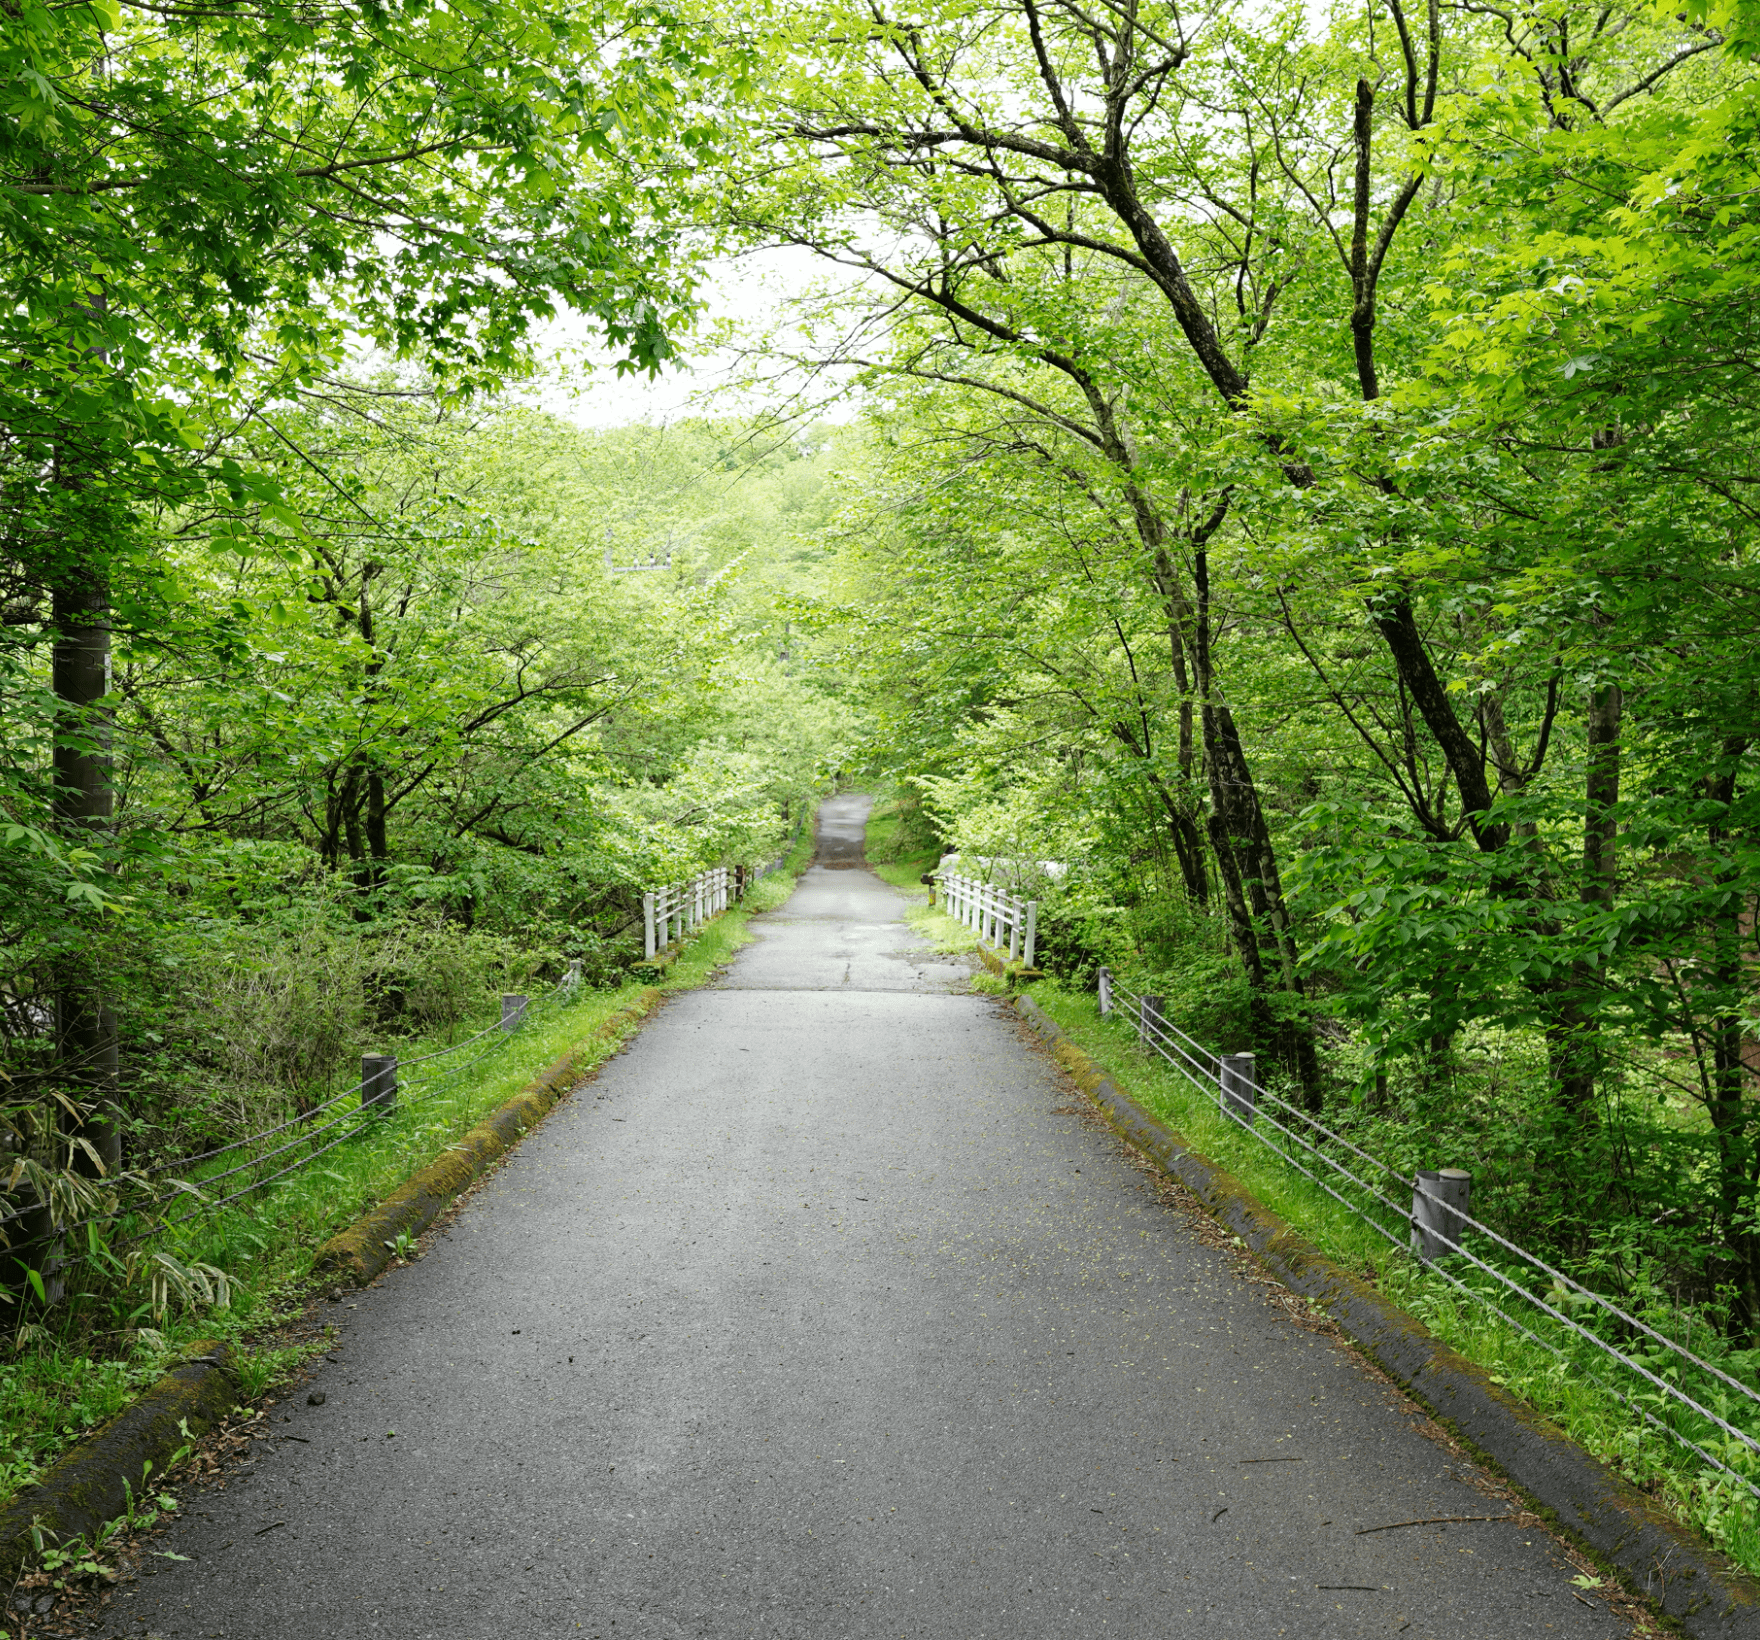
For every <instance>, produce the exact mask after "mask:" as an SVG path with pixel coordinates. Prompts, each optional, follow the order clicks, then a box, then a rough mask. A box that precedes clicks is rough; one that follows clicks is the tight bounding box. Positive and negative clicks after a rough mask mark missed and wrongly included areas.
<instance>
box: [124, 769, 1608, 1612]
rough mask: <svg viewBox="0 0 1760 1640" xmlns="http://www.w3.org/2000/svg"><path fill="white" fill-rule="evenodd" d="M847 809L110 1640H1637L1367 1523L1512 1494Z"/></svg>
mask: <svg viewBox="0 0 1760 1640" xmlns="http://www.w3.org/2000/svg"><path fill="white" fill-rule="evenodd" d="M865 813H866V802H865V800H863V799H859V798H851V797H845V798H838V799H835V800H833V801H832V802H830V803H829V804H827V805H826V809H825V814H824V820H823V829H822V838H823V839H824V840H825V842H826V845H827V846H826V848H825V850H824V857H825V858H826V859H827V861H828V864H827V865H825V866H820V867H816V868H815V869H813V870H811V871H809V872H808V873H807V875H806V877H805V878H804V879H803V880H802V883H801V886H800V888H799V890H798V891H797V892H796V894H795V895H794V897H793V899H791V900H790V901H789V903H788V905H787V906H786V907H785V908H784V910H783V911H782V912H780V913H778V914H776V915H774V916H771V917H767V918H763V919H760V920H759V923H758V925H757V926H758V928H759V935H758V939H757V941H756V943H755V944H753V945H752V946H751V947H749V948H748V950H747V951H746V952H745V953H743V954H742V955H741V956H740V958H739V959H738V960H737V961H736V962H735V964H734V965H733V967H732V969H731V970H730V972H729V973H728V974H727V975H726V977H725V979H724V980H723V981H722V982H721V983H720V984H719V985H716V986H714V987H711V988H708V989H705V990H702V991H698V992H695V993H693V994H690V995H686V996H681V997H679V998H677V999H675V1000H674V1001H672V1002H670V1003H669V1004H668V1005H667V1006H666V1008H665V1010H664V1011H663V1012H662V1013H661V1014H660V1015H659V1016H658V1017H657V1018H656V1019H655V1020H654V1021H653V1022H652V1024H651V1025H650V1026H649V1027H648V1029H647V1030H646V1031H644V1032H643V1033H642V1035H641V1036H640V1037H638V1038H637V1039H636V1040H635V1042H634V1043H633V1045H632V1046H631V1047H630V1048H629V1049H628V1051H626V1052H625V1053H624V1054H622V1055H621V1056H620V1057H619V1058H618V1059H616V1060H615V1061H613V1062H612V1063H611V1064H610V1065H608V1066H607V1067H606V1068H605V1069H604V1071H603V1072H602V1073H601V1075H600V1076H599V1078H598V1080H597V1081H596V1082H594V1083H593V1084H592V1085H591V1086H590V1087H588V1088H586V1089H584V1090H583V1091H582V1092H581V1093H579V1094H577V1095H576V1097H575V1098H573V1099H572V1100H570V1101H568V1102H567V1103H565V1104H564V1105H563V1106H561V1107H560V1108H559V1109H558V1110H557V1111H556V1112H555V1113H554V1114H553V1115H552V1116H551V1117H550V1118H549V1120H548V1121H546V1122H545V1123H544V1125H543V1126H542V1127H541V1128H539V1129H538V1130H537V1131H536V1132H535V1133H534V1134H533V1135H532V1136H531V1137H530V1138H529V1139H527V1141H526V1142H525V1144H524V1145H523V1146H522V1147H521V1148H520V1149H519V1151H518V1152H517V1153H516V1155H515V1157H514V1158H513V1160H512V1162H511V1163H510V1165H509V1166H507V1168H506V1169H505V1170H504V1171H503V1172H501V1173H500V1174H499V1175H497V1177H496V1178H495V1179H494V1180H493V1181H492V1182H491V1183H490V1184H489V1185H488V1186H487V1187H486V1188H485V1189H483V1190H482V1191H481V1192H480V1193H479V1194H478V1195H477V1196H476V1198H475V1199H474V1200H473V1201H472V1202H471V1203H470V1204H469V1206H468V1207H467V1209H466V1210H465V1211H464V1212H463V1213H462V1215H461V1216H460V1217H459V1219H458V1220H457V1221H456V1223H455V1225H454V1227H453V1228H452V1230H451V1231H450V1233H449V1234H448V1235H446V1236H445V1237H443V1238H442V1239H440V1240H439V1242H438V1243H437V1244H436V1246H435V1247H434V1249H433V1250H432V1251H431V1252H430V1253H429V1254H428V1256H427V1257H425V1258H424V1259H422V1260H421V1261H420V1262H419V1263H417V1264H415V1265H414V1266H413V1267H411V1268H408V1269H404V1270H400V1271H397V1272H395V1273H393V1274H392V1275H391V1276H389V1277H388V1278H387V1279H386V1280H384V1281H383V1282H382V1283H381V1284H380V1285H379V1286H378V1287H376V1288H374V1289H371V1290H370V1291H368V1292H366V1293H363V1294H361V1295H359V1298H358V1303H352V1302H351V1304H338V1305H335V1306H332V1307H331V1309H330V1313H331V1314H333V1315H335V1316H337V1317H339V1318H340V1319H341V1321H342V1325H343V1343H342V1346H341V1347H340V1348H339V1350H338V1351H337V1355H338V1358H339V1359H338V1361H337V1363H336V1364H335V1365H331V1366H326V1367H325V1368H324V1369H323V1371H322V1372H321V1374H320V1375H319V1377H318V1378H317V1379H316V1380H315V1384H314V1385H313V1386H308V1387H317V1388H321V1389H323V1390H324V1391H325V1393H326V1396H327V1401H326V1404H325V1405H324V1406H323V1407H321V1408H315V1409H314V1408H309V1407H307V1406H306V1405H305V1404H304V1401H305V1394H304V1389H303V1388H302V1390H301V1392H300V1393H299V1394H298V1395H296V1396H294V1397H292V1398H290V1400H289V1401H288V1402H287V1403H286V1406H285V1408H284V1410H285V1412H286V1413H287V1414H288V1415H289V1416H290V1417H291V1419H292V1422H291V1423H290V1424H289V1425H286V1426H282V1425H279V1424H277V1425H276V1426H275V1427H276V1428H277V1429H278V1431H280V1432H281V1433H284V1434H287V1435H291V1436H297V1437H299V1440H287V1441H278V1442H274V1443H270V1444H271V1445H272V1446H273V1447H274V1452H273V1455H266V1456H262V1457H260V1458H258V1459H257V1460H256V1462H255V1464H254V1467H253V1469H252V1470H251V1472H250V1473H249V1474H248V1476H247V1477H244V1478H240V1479H235V1480H234V1481H233V1483H232V1484H231V1485H230V1487H229V1488H228V1489H227V1490H226V1491H224V1492H210V1493H208V1494H206V1495H197V1496H195V1497H194V1498H192V1500H191V1504H192V1506H191V1510H190V1513H189V1515H188V1517H187V1518H186V1519H185V1520H183V1521H182V1522H181V1523H180V1524H179V1525H177V1526H176V1527H175V1528H173V1529H172V1531H171V1533H170V1534H169V1536H168V1538H167V1539H166V1540H165V1545H164V1546H165V1547H167V1548H169V1549H171V1550H173V1551H175V1552H176V1553H178V1554H183V1555H187V1556H189V1557H190V1558H189V1559H188V1560H186V1561H172V1560H159V1561H157V1562H155V1564H157V1565H160V1566H162V1567H163V1568H164V1570H162V1571H160V1572H159V1573H158V1574H157V1575H156V1576H155V1577H153V1578H152V1579H151V1580H150V1581H146V1580H142V1581H140V1582H139V1583H137V1584H136V1585H135V1586H134V1587H133V1589H132V1590H131V1591H130V1592H128V1593H126V1594H125V1595H123V1596H121V1597H119V1599H118V1600H117V1601H116V1602H115V1604H114V1606H113V1608H112V1612H113V1616H112V1618H111V1620H110V1623H109V1626H108V1628H107V1630H106V1632H107V1633H110V1634H117V1635H120V1634H136V1635H138V1634H142V1633H144V1632H149V1631H151V1632H157V1633H160V1634H163V1635H166V1636H168V1637H169V1636H175V1637H178V1640H181V1637H184V1636H195V1635H219V1636H224V1637H226V1640H258V1637H260V1640H289V1637H318V1636H322V1637H326V1640H353V1637H356V1636H361V1637H365V1636H386V1637H395V1640H405V1637H408V1640H419V1637H433V1640H464V1637H469V1640H487V1637H495V1640H523V1637H526V1636H533V1637H539V1636H542V1637H546V1640H561V1637H567V1636H571V1635H574V1636H582V1637H586V1640H611V1637H613V1636H616V1637H621V1640H675V1637H676V1640H684V1637H691V1640H734V1637H736V1636H738V1637H743V1636H763V1637H766V1640H797V1637H798V1640H809V1637H810V1640H893V1637H895V1636H896V1637H900V1640H919V1637H921V1640H978V1637H995V1640H1039V1637H1044V1640H1053V1637H1056V1640H1068V1637H1070V1636H1090V1635H1106V1634H1109V1633H1111V1634H1117V1635H1120V1636H1127V1635H1128V1636H1176V1637H1184V1636H1194V1637H1195V1636H1199V1635H1203V1636H1212V1635H1241V1636H1247V1635H1250V1636H1254V1637H1269V1636H1275V1635H1285V1634H1287V1635H1291V1636H1300V1637H1303V1640H1323V1637H1331V1636H1355V1635H1390V1636H1391V1635H1394V1634H1402V1635H1405V1636H1407V1637H1408V1640H1432V1637H1434V1640H1444V1637H1460V1640H1501V1637H1504V1636H1528V1635H1532V1636H1537V1637H1557V1640H1564V1637H1566V1636H1569V1637H1573V1640H1575V1637H1587V1636H1594V1637H1597V1640H1602V1637H1611V1636H1614V1635H1617V1634H1619V1633H1621V1632H1622V1626H1621V1625H1620V1624H1618V1623H1617V1622H1616V1621H1615V1620H1614V1619H1613V1618H1612V1617H1611V1616H1609V1615H1608V1614H1607V1613H1605V1612H1602V1611H1599V1610H1592V1609H1590V1608H1589V1607H1587V1606H1584V1605H1583V1604H1581V1603H1579V1602H1578V1601H1577V1600H1575V1599H1573V1598H1572V1595H1571V1591H1570V1589H1569V1586H1568V1583H1567V1578H1568V1576H1569V1575H1570V1574H1569V1572H1568V1570H1567V1569H1566V1568H1564V1567H1563V1566H1562V1564H1561V1563H1560V1562H1559V1560H1558V1559H1557V1556H1556V1552H1555V1550H1554V1548H1553V1546H1552V1545H1551V1544H1550V1543H1549V1541H1548V1540H1547V1539H1546V1538H1544V1537H1543V1536H1539V1535H1537V1534H1535V1533H1533V1532H1529V1531H1524V1530H1522V1529H1521V1528H1519V1527H1514V1526H1510V1525H1470V1526H1450V1527H1446V1528H1441V1529H1438V1528H1434V1527H1432V1528H1422V1529H1420V1528H1409V1529H1406V1530H1402V1531H1397V1532H1387V1533H1380V1534H1375V1535H1372V1536H1368V1537H1359V1536H1357V1535H1355V1533H1356V1529H1357V1528H1359V1527H1363V1526H1373V1525H1380V1524H1384V1523H1388V1522H1393V1521H1402V1520H1409V1519H1412V1518H1415V1517H1421V1516H1436V1515H1483V1514H1493V1513H1497V1512H1498V1510H1497V1508H1496V1506H1495V1505H1488V1500H1487V1499H1486V1498H1485V1497H1484V1496H1483V1495H1482V1494H1481V1493H1479V1492H1478V1491H1475V1490H1474V1489H1473V1488H1472V1487H1471V1486H1470V1485H1468V1484H1467V1482H1466V1480H1465V1479H1464V1478H1463V1476H1462V1474H1461V1472H1460V1468H1459V1466H1458V1465H1457V1463H1456V1462H1455V1460H1453V1459H1452V1458H1451V1457H1450V1456H1449V1454H1448V1453H1447V1452H1446V1451H1445V1450H1443V1449H1442V1448H1441V1447H1439V1446H1437V1445H1435V1444H1433V1443H1432V1442H1431V1441H1429V1440H1427V1439H1425V1438H1424V1437H1423V1436H1422V1435H1421V1434H1419V1433H1418V1432H1417V1431H1416V1430H1414V1428H1413V1427H1412V1423H1411V1420H1410V1418H1409V1417H1408V1416H1406V1415H1405V1414H1404V1413H1402V1410H1401V1408H1400V1405H1399V1402H1398V1401H1397V1399H1396V1397H1394V1396H1393V1395H1392V1393H1391V1392H1389V1391H1388V1390H1386V1389H1385V1388H1383V1387H1381V1386H1380V1385H1379V1384H1378V1383H1377V1382H1375V1381H1374V1380H1372V1379H1371V1378H1369V1377H1368V1376H1367V1375H1366V1374H1365V1373H1364V1372H1363V1371H1362V1370H1361V1369H1360V1368H1359V1367H1357V1366H1356V1365H1355V1364H1354V1363H1353V1361H1352V1360H1351V1358H1350V1357H1349V1356H1348V1355H1347V1354H1346V1353H1345V1352H1344V1351H1343V1350H1341V1349H1340V1348H1338V1347H1337V1346H1336V1345H1334V1344H1332V1343H1331V1342H1330V1341H1328V1340H1327V1339H1326V1338H1324V1337H1320V1336H1317V1335H1316V1334H1314V1333H1312V1332H1309V1331H1306V1330H1303V1329H1301V1328H1298V1327H1296V1326H1294V1325H1292V1324H1291V1323H1290V1322H1289V1321H1287V1320H1286V1319H1284V1318H1283V1317H1282V1316H1281V1315H1280V1313H1279V1312H1278V1311H1277V1310H1275V1309H1274V1308H1273V1307H1271V1306H1270V1305H1268V1304H1267V1303H1266V1302H1265V1301H1264V1299H1263V1297H1261V1296H1260V1295H1259V1294H1258V1292H1257V1291H1256V1290H1255V1289H1253V1288H1252V1287H1249V1286H1248V1285H1247V1284H1246V1283H1245V1282H1243V1281H1242V1280H1240V1279H1239V1277H1238V1275H1237V1274H1236V1273H1235V1271H1234V1268H1233V1266H1232V1264H1231V1261H1230V1260H1229V1258H1228V1257H1227V1256H1226V1255H1225V1254H1224V1253H1222V1252H1218V1251H1216V1250H1213V1249H1212V1248H1210V1247H1208V1246H1205V1245H1204V1244H1202V1243H1201V1242H1200V1241H1199V1240H1198V1239H1197V1238H1196V1237H1195V1236H1194V1235H1193V1233H1192V1231H1191V1229H1190V1228H1189V1227H1188V1225H1187V1223H1186V1221H1185V1220H1184V1219H1183V1218H1182V1217H1181V1216H1180V1215H1179V1214H1177V1213H1174V1212H1171V1211H1169V1210H1168V1209H1167V1208H1165V1207H1164V1206H1162V1205H1161V1204H1160V1202H1159V1201H1158V1200H1157V1198H1156V1196H1155V1194H1154V1191H1153V1190H1152V1189H1151V1187H1150V1186H1149V1184H1148V1183H1147V1181H1146V1180H1145V1179H1144V1178H1143V1177H1142V1175H1140V1174H1139V1173H1137V1172H1136V1171H1134V1170H1133V1169H1132V1168H1131V1167H1130V1166H1129V1165H1127V1163H1126V1162H1125V1161H1124V1160H1123V1159H1122V1157H1121V1156H1120V1155H1119V1153H1118V1150H1117V1148H1116V1146H1115V1145H1114V1143H1113V1142H1112V1141H1111V1139H1110V1138H1108V1137H1107V1135H1106V1134H1104V1133H1103V1132H1099V1131H1096V1130H1095V1128H1094V1127H1093V1126H1092V1125H1091V1124H1086V1123H1084V1122H1083V1121H1082V1120H1081V1119H1080V1117H1079V1116H1078V1115H1076V1114H1073V1113H1071V1095H1070V1092H1069V1090H1068V1088H1067V1086H1066V1085H1062V1084H1060V1080H1059V1075H1058V1073H1057V1072H1056V1070H1055V1068H1054V1066H1053V1065H1052V1064H1051V1062H1050V1061H1049V1060H1047V1059H1046V1058H1045V1057H1044V1055H1043V1054H1042V1053H1040V1052H1039V1051H1038V1050H1036V1049H1035V1048H1033V1047H1031V1046H1030V1045H1029V1044H1028V1043H1027V1041H1026V1040H1025V1038H1024V1036H1023V1034H1022V1033H1021V1031H1020V1029H1019V1028H1018V1027H1017V1025H1016V1024H1015V1023H1014V1021H1013V1020H1012V1018H1011V1017H1009V1016H1008V1015H1006V1014H1005V1013H1004V1012H1003V1011H1002V1010H1001V1009H1000V1008H999V1007H998V1006H997V1004H995V1003H994V1002H992V1001H990V1000H989V999H987V998H984V997H979V996H968V995H962V994H959V993H958V990H957V987H958V986H959V984H960V981H961V971H960V970H957V969H955V968H953V967H951V966H950V965H948V964H947V963H945V962H938V961H936V960H934V959H932V958H930V957H927V956H926V955H924V954H922V953H920V952H916V951H914V950H913V946H912V938H911V935H910V933H909V931H908V930H907V929H906V928H904V927H903V926H902V925H901V924H900V923H899V922H898V921H897V918H898V915H899V910H900V901H899V898H898V897H897V896H896V895H895V894H894V893H893V892H892V891H891V890H890V889H888V888H886V887H885V886H884V885H883V884H882V883H881V882H880V881H879V880H878V879H877V878H876V877H874V876H873V875H872V874H871V873H869V872H867V871H865V870H863V869H861V868H860V867H859V865H856V864H855V863H854V860H853V858H852V847H853V846H859V837H860V827H861V821H862V818H863V816H864V815H865ZM852 839H853V840H855V843H854V844H852ZM277 1416H280V1413H279V1412H278V1414H277ZM392 1431H395V1434H393V1433H392ZM302 1442H303V1443H305V1444H301V1443H302ZM276 1523H285V1524H282V1525H277V1524H276ZM1340 1585H1345V1586H1347V1587H1338V1586H1340ZM1356 1585H1362V1586H1363V1587H1355V1586H1356Z"/></svg>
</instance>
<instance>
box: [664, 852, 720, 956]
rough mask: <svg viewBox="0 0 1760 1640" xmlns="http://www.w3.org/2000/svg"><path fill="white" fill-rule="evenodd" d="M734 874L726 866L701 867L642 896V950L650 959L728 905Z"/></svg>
mask: <svg viewBox="0 0 1760 1640" xmlns="http://www.w3.org/2000/svg"><path fill="white" fill-rule="evenodd" d="M732 881H733V874H732V873H731V872H730V871H729V870H728V869H727V867H726V866H715V867H713V868H711V869H710V870H708V871H699V872H698V873H697V874H696V876H694V877H690V878H687V879H686V880H685V881H684V882H682V883H668V884H667V885H666V886H665V887H664V888H657V889H654V890H653V891H652V892H651V893H648V894H644V895H643V896H642V954H643V956H644V957H646V958H647V959H648V960H649V961H650V962H652V961H653V959H654V954H655V953H656V952H657V951H663V950H665V949H666V947H667V946H669V945H671V944H672V942H673V941H674V940H682V939H683V938H684V937H685V935H686V934H688V933H690V932H691V930H692V929H694V928H698V927H701V926H702V924H704V923H706V922H707V921H708V920H709V919H710V918H711V917H713V916H715V915H717V914H718V913H720V912H722V911H725V910H726V909H727V901H728V895H729V892H730V889H731V886H732Z"/></svg>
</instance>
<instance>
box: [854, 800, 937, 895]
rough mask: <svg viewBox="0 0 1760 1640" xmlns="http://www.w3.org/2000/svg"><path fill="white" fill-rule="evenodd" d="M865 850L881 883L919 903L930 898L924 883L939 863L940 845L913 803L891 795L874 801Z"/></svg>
mask: <svg viewBox="0 0 1760 1640" xmlns="http://www.w3.org/2000/svg"><path fill="white" fill-rule="evenodd" d="M862 848H863V852H864V853H866V855H867V857H868V867H869V869H870V870H871V871H873V872H874V873H875V874H876V875H877V876H878V877H879V878H880V879H881V881H882V882H887V883H890V884H891V885H892V886H893V887H894V888H897V889H902V890H903V891H904V892H905V893H907V894H911V895H914V896H915V897H916V898H917V899H924V898H926V897H927V893H928V891H927V890H926V889H925V888H924V887H923V884H922V880H921V879H922V876H923V873H924V872H926V871H933V870H934V869H935V866H936V865H937V864H938V863H939V862H940V859H941V845H940V844H939V843H938V842H937V841H935V840H934V839H933V838H931V837H929V836H927V835H926V834H925V832H924V828H923V823H922V810H921V809H919V808H918V807H917V806H916V805H915V804H914V803H913V802H912V801H911V800H910V799H908V798H905V797H902V796H900V795H899V794H898V793H896V792H892V793H888V794H887V795H886V796H884V797H881V798H878V799H877V800H876V801H875V804H874V807H873V809H872V810H871V811H870V812H869V814H868V828H867V833H866V836H865V837H864V839H863V843H862Z"/></svg>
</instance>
